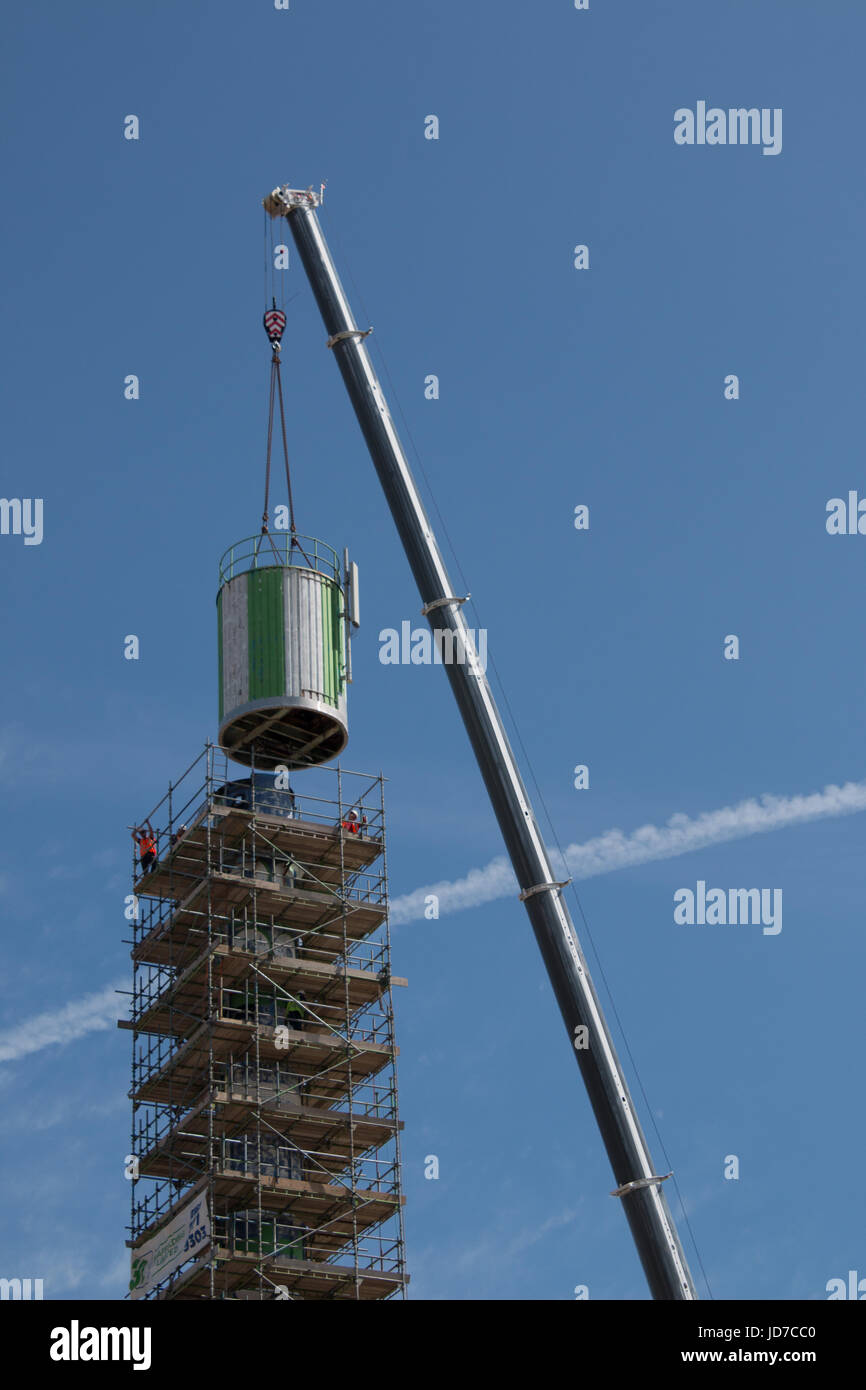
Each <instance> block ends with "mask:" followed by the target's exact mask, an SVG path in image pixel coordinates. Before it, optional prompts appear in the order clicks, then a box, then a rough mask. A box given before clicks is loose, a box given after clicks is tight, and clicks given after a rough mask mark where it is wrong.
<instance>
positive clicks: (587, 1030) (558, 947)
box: [264, 186, 697, 1300]
mask: <svg viewBox="0 0 866 1390" xmlns="http://www.w3.org/2000/svg"><path fill="white" fill-rule="evenodd" d="M320 202H321V194H320V193H315V192H313V191H312V189H306V190H301V189H290V188H288V187H287V186H284V187H282V188H277V189H274V191H273V192H272V193H271V194H270V195H269V196H268V197H267V198H266V199H264V207H265V209H266V210H267V212H268V213H270V215H271V216H272V217H285V218H286V220H287V222H288V224H289V228H290V230H291V233H292V237H293V240H294V243H295V246H296V247H297V250H298V254H299V256H300V258H301V262H302V264H303V267H304V270H305V271H306V274H307V277H308V279H309V281H310V285H311V287H312V290H313V294H314V296H315V299H316V302H317V304H318V306H319V310H320V312H321V315H322V319H323V321H324V324H325V328H326V330H327V333H328V347H329V348H331V349H332V350H333V352H334V356H335V357H336V359H337V364H338V366H339V368H340V372H341V374H342V377H343V381H344V383H345V385H346V389H347V391H348V393H349V398H350V400H351V402H352V405H353V407H354V410H355V414H356V416H357V419H358V423H359V425H360V427H361V431H362V433H363V435H364V438H365V440H366V442H367V447H368V449H369V451H370V455H371V457H372V459H373V463H374V465H375V468H376V472H377V473H378V475H379V481H380V482H381V484H382V488H383V490H384V493H385V497H386V500H387V502H388V505H389V507H390V509H391V513H392V515H393V517H394V521H395V523H396V526H397V530H398V532H399V534H400V539H401V540H402V542H403V547H404V549H405V551H406V556H407V559H408V561H409V565H410V567H411V569H412V573H413V575H414V577H415V581H416V583H417V585H418V590H419V593H420V595H421V601H422V604H423V608H422V613H424V615H425V616H426V617H427V618H428V621H429V622H430V626H431V627H432V628H433V629H434V633H435V632H436V631H437V630H438V631H439V632H440V633H444V635H446V636H447V635H448V634H450V642H451V644H452V645H451V647H450V650H451V652H452V653H453V652H454V651H455V650H456V651H457V652H458V653H461V654H462V655H461V658H459V659H457V660H451V661H448V662H446V663H444V664H445V669H446V671H447V674H448V679H449V681H450V682H451V688H452V690H453V692H454V696H455V699H456V700H457V705H458V707H459V710H460V714H461V716H462V719H463V723H464V725H465V726H466V732H467V734H468V735H469V740H470V743H471V744H472V748H473V751H474V753H475V757H476V759H477V761H478V766H479V768H480V771H481V775H482V777H483V779H484V783H485V785H486V788H487V792H488V795H489V797H490V800H491V803H492V805H493V809H494V812H495V814H496V818H497V820H498V822H499V827H500V830H501V831H502V836H503V839H504V840H505V844H506V848H507V850H508V854H509V856H510V858H511V863H512V865H513V866H514V872H515V875H516V877H517V881H518V884H519V887H520V897H521V899H522V901H523V904H524V906H525V908H526V911H527V914H528V916H529V920H530V922H531V924H532V929H533V931H534V933H535V937H536V940H537V942H538V945H539V948H540V950H541V954H542V957H543V959H544V963H545V966H546V967H547V973H548V976H549V978H550V982H551V985H552V986H553V990H554V993H555V995H556V999H557V1002H558V1004H559V1008H560V1012H561V1014H562V1018H563V1022H564V1023H565V1027H566V1031H567V1033H568V1037H569V1041H570V1043H571V1044H572V1045H573V1046H574V1050H575V1056H576V1057H577V1061H578V1065H579V1067H580V1071H581V1074H582V1076H583V1080H584V1084H585V1086H586V1089H587V1092H588V1095H589V1100H590V1104H591V1105H592V1109H593V1112H594V1114H595V1118H596V1121H597V1123H598V1127H599V1129H600V1131H601V1135H602V1139H603V1140H604V1144H605V1148H606V1149H607V1153H608V1157H609V1159H610V1163H611V1167H612V1168H613V1173H614V1177H615V1179H616V1183H617V1187H616V1190H615V1192H614V1193H613V1195H614V1196H615V1197H617V1198H618V1199H619V1200H620V1201H621V1202H622V1204H623V1207H624V1209H625V1214H626V1217H627V1220H628V1223H629V1226H630V1228H631V1232H632V1236H633V1238H634V1242H635V1245H636V1247H637V1251H638V1255H639V1257H640V1260H641V1263H642V1265H643V1268H644V1272H645V1274H646V1278H647V1281H648V1284H649V1288H650V1292H651V1294H652V1296H653V1298H656V1299H678V1300H690V1299H694V1298H696V1297H697V1293H696V1291H695V1286H694V1283H693V1281H692V1277H691V1274H690V1272H689V1268H688V1264H687V1262H686V1258H685V1254H684V1252H683V1248H682V1245H681V1243H680V1239H679V1236H678V1234H677V1230H676V1226H675V1225H674V1221H673V1217H672V1216H671V1213H670V1210H669V1208H668V1204H667V1201H666V1200H665V1196H664V1192H663V1190H662V1186H661V1184H662V1182H663V1181H664V1177H665V1176H670V1174H666V1175H660V1174H658V1173H657V1172H656V1170H655V1168H654V1166H653V1162H652V1158H651V1156H650V1152H649V1147H648V1145H647V1141H646V1139H645V1137H644V1134H643V1130H642V1129H641V1125H640V1121H639V1119H638V1116H637V1112H636V1110H635V1107H634V1104H633V1102H632V1098H631V1096H630V1094H629V1090H628V1086H627V1084H626V1080H625V1076H624V1075H623V1071H622V1068H621V1066H620V1063H619V1060H618V1058H617V1055H616V1050H615V1048H614V1044H613V1039H612V1037H611V1035H610V1032H609V1030H608V1027H607V1023H606V1022H605V1019H604V1015H603V1013H602V1010H601V1005H600V1003H599V1000H598V996H597V994H596V992H595V987H594V985H593V983H592V979H591V978H590V973H589V969H588V967H587V963H586V960H585V959H584V956H583V952H582V951H581V948H580V945H579V943H578V939H577V933H576V931H575V929H574V925H573V923H572V921H571V918H570V916H569V913H568V909H567V907H566V904H565V902H564V899H563V895H562V889H563V887H564V885H563V884H562V883H561V882H559V881H558V880H557V879H556V878H555V876H554V874H553V870H552V868H551V865H550V862H549V859H548V855H547V850H546V848H545V845H544V842H543V840H542V838H541V833H540V831H539V828H538V825H537V824H536V820H535V816H534V814H533V810H532V806H531V805H530V802H529V797H528V795H527V792H526V788H525V787H524V785H523V780H522V778H521V776H520V771H519V769H518V766H517V763H516V761H515V758H514V754H513V752H512V750H511V747H510V745H509V741H508V738H507V735H506V732H505V728H504V726H503V724H502V720H501V718H500V716H499V711H498V710H497V708H496V703H495V701H494V699H493V694H492V692H491V689H490V686H489V684H488V681H487V678H486V676H485V674H484V671H483V670H482V667H481V663H480V661H479V658H478V654H477V651H476V648H475V644H474V638H473V635H472V633H471V632H470V630H469V628H468V627H467V625H466V621H465V619H464V616H463V611H462V603H463V601H464V600H462V599H461V598H460V597H458V596H456V595H455V591H454V587H453V585H452V583H451V581H450V579H449V577H448V572H447V570H446V568H445V563H444V561H443V559H442V555H441V554H440V551H439V547H438V545H437V543H436V538H435V536H434V534H433V530H432V527H431V525H430V522H429V520H428V518H427V516H426V513H425V511H424V506H423V503H422V501H421V498H420V496H419V493H418V489H417V487H416V485H415V480H414V478H413V476H412V471H411V468H410V467H409V462H408V459H407V457H406V454H405V452H404V450H403V446H402V445H401V443H400V439H399V437H398V435H397V431H396V429H395V427H394V422H393V420H392V418H391V414H390V412H389V410H388V406H387V403H386V401H385V397H384V395H383V392H382V388H381V386H380V384H379V381H378V379H377V377H376V373H375V372H374V370H373V367H372V364H371V362H370V358H369V355H368V353H367V349H366V346H365V344H364V338H365V336H366V332H368V331H369V330H366V331H363V330H361V329H359V328H358V326H357V325H356V323H355V320H354V316H353V314H352V311H351V308H350V307H349V302H348V300H347V298H346V294H345V292H344V290H343V287H342V285H341V283H340V279H339V276H338V275H337V271H336V269H335V267H334V263H333V261H332V259H331V255H330V252H329V250H328V247H327V244H326V242H325V239H324V236H323V234H322V229H321V226H320V223H319V219H318V216H317V213H316V208H317V207H318V206H319V204H320Z"/></svg>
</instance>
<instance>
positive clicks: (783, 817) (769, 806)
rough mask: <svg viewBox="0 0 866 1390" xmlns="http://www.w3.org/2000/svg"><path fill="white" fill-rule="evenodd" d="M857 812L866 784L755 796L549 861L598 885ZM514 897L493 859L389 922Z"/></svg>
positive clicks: (396, 905) (500, 862)
mask: <svg viewBox="0 0 866 1390" xmlns="http://www.w3.org/2000/svg"><path fill="white" fill-rule="evenodd" d="M855 811H866V782H846V783H845V785H844V786H843V787H836V786H828V787H825V788H824V790H823V791H820V792H809V793H807V794H806V795H800V796H769V795H768V796H761V797H759V798H757V799H756V798H754V797H752V798H750V799H749V800H748V801H740V802H738V803H737V804H736V805H735V806H722V807H721V808H720V809H719V810H717V811H702V812H701V813H700V814H699V815H697V816H694V817H692V816H687V815H684V814H683V813H682V812H677V814H676V815H673V816H671V817H670V819H669V820H667V821H666V822H665V824H664V825H661V826H658V825H642V826H641V827H640V828H639V829H638V830H632V831H631V832H629V833H625V832H624V831H622V830H607V831H605V833H604V834H603V835H598V836H596V837H595V838H594V839H592V840H586V841H584V843H583V844H573V845H569V846H568V848H567V849H566V850H565V858H564V863H563V861H562V860H561V859H560V856H559V855H558V854H557V853H556V851H551V860H552V863H553V868H554V872H555V873H561V874H562V876H563V877H567V876H569V875H570V876H571V877H572V878H574V879H583V878H594V877H595V876H596V875H597V874H609V873H613V872H614V870H616V869H628V868H631V867H632V866H633V865H635V864H647V863H649V862H650V861H651V860H654V859H673V858H675V857H676V856H677V855H679V854H688V853H689V852H690V851H691V850H695V849H703V848H704V847H705V846H707V845H719V844H723V843H724V842H725V841H726V840H740V839H744V838H745V837H746V836H748V835H763V834H766V833H767V832H768V831H770V830H782V829H783V828H784V827H785V826H789V825H804V824H805V823H806V822H808V821H814V820H826V819H828V818H829V817H831V816H850V815H853V814H854V812H855ZM516 892H517V883H516V881H515V878H514V873H513V871H512V869H511V865H510V863H509V862H508V860H507V859H506V858H505V857H504V856H501V857H498V858H496V859H491V860H490V862H489V864H485V865H484V866H483V868H479V869H470V870H469V872H468V873H467V874H464V876H463V877H462V878H458V879H455V880H453V882H451V881H446V880H443V881H441V882H439V883H431V884H429V885H428V886H427V887H424V888H415V889H414V890H413V891H412V892H411V893H404V894H403V895H402V896H401V897H399V898H394V899H393V900H392V902H391V922H392V924H394V925H396V926H399V925H401V924H403V923H406V922H414V921H418V920H419V919H421V918H423V917H424V908H425V905H426V899H427V897H428V896H429V895H430V894H432V893H435V894H436V895H437V897H438V898H439V914H440V916H441V915H443V914H445V913H449V912H459V911H461V910H462V909H463V908H467V907H479V906H480V905H481V904H482V903H489V902H494V901H495V900H496V899H497V898H508V897H511V895H512V894H514V893H516Z"/></svg>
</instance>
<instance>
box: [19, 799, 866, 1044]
mask: <svg viewBox="0 0 866 1390" xmlns="http://www.w3.org/2000/svg"><path fill="white" fill-rule="evenodd" d="M856 811H866V782H846V783H845V785H844V786H842V787H836V786H829V787H825V788H824V790H823V791H820V792H809V793H807V794H806V795H800V796H761V797H758V798H754V797H752V798H750V799H749V800H748V801H739V802H737V804H736V806H722V807H720V809H719V810H717V811H702V812H701V813H700V814H699V815H697V816H687V815H684V814H683V813H682V812H677V814H676V815H673V816H671V817H670V819H669V820H667V821H666V822H665V824H664V825H661V826H659V825H642V826H641V827H640V828H639V829H638V830H632V831H631V832H629V833H628V834H626V833H625V832H624V831H622V830H606V831H605V833H604V834H603V835H597V836H596V837H595V838H594V839H592V840H586V841H584V843H583V844H573V845H569V846H568V848H567V849H566V851H565V862H564V863H563V862H562V861H561V860H560V857H559V855H558V854H556V852H555V851H554V852H552V853H551V860H552V862H553V867H554V871H555V872H556V873H562V875H563V877H565V876H567V875H569V874H570V875H571V876H572V877H573V878H575V879H583V878H594V877H595V876H596V875H597V874H610V873H613V872H614V871H615V870H616V869H628V868H631V867H632V866H633V865H635V864H648V863H650V862H651V861H652V860H654V859H674V858H676V856H677V855H680V854H688V853H689V852H690V851H691V850H695V849H703V848H704V847H705V846H707V845H720V844H724V842H725V841H726V840H741V839H745V837H746V836H748V835H764V834H766V833H767V832H768V831H770V830H782V829H784V828H785V826H788V825H805V824H806V823H807V822H809V821H815V820H828V819H829V818H830V817H832V816H850V815H853V814H854V813H855V812H856ZM516 891H517V884H516V882H515V879H514V874H513V872H512V869H511V865H510V864H509V862H508V860H507V859H506V858H505V857H504V856H502V857H499V858H497V859H491V860H490V862H489V864H485V865H484V866H483V867H482V868H480V869H470V870H469V872H468V873H466V874H464V875H463V877H462V878H458V879H454V880H453V881H447V880H444V881H441V882H439V883H431V884H429V885H428V886H426V887H424V888H415V889H414V890H413V891H412V892H411V893H404V894H403V895H402V896H401V897H399V898H394V899H393V900H392V902H391V922H392V924H394V925H402V924H404V923H406V922H415V921H418V920H420V919H423V917H424V908H425V906H426V899H427V897H428V895H429V894H431V893H435V894H436V895H437V897H438V898H439V914H440V916H442V915H443V914H447V913H450V912H460V911H461V910H462V909H464V908H468V907H479V906H480V905H481V904H482V903H489V902H495V901H496V899H497V898H508V897H511V895H512V894H514V893H516ZM121 987H122V986H121V985H116V984H112V985H106V986H105V988H104V989H103V990H100V991H98V992H97V993H95V994H87V995H84V996H83V997H82V998H81V999H77V1000H73V1001H72V1002H70V1003H68V1004H66V1005H65V1006H61V1007H60V1008H59V1009H52V1010H50V1011H48V1012H47V1013H41V1014H36V1015H34V1016H33V1017H32V1018H29V1019H24V1020H23V1021H22V1022H21V1023H18V1024H14V1025H13V1026H12V1027H10V1028H6V1029H4V1030H3V1031H2V1032H0V1062H12V1061H16V1060H17V1059H18V1058H20V1057H26V1056H28V1055H29V1054H30V1053H32V1052H38V1051H40V1050H41V1049H42V1048H43V1047H49V1046H52V1045H54V1044H58V1043H59V1044H64V1043H69V1042H73V1041H74V1040H75V1039H76V1038H82V1037H84V1036H85V1034H87V1033H92V1032H95V1031H96V1030H97V1029H103V1028H111V1027H113V1026H114V1021H115V1019H116V1017H117V1014H118V1012H120V1003H119V1001H118V998H117V991H118V989H120V988H121Z"/></svg>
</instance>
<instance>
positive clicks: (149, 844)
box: [132, 820, 156, 874]
mask: <svg viewBox="0 0 866 1390" xmlns="http://www.w3.org/2000/svg"><path fill="white" fill-rule="evenodd" d="M132 838H133V840H134V841H135V843H136V844H137V845H138V853H139V861H140V867H141V872H142V873H143V874H146V873H149V872H150V870H151V869H152V868H153V866H154V864H155V863H156V835H155V834H154V832H153V826H152V825H151V823H150V821H149V820H147V821H145V823H144V826H143V827H142V826H138V825H137V826H135V828H134V830H133V832H132Z"/></svg>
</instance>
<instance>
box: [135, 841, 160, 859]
mask: <svg viewBox="0 0 866 1390" xmlns="http://www.w3.org/2000/svg"><path fill="white" fill-rule="evenodd" d="M138 848H139V850H140V852H141V857H142V859H143V858H144V856H145V855H146V854H156V840H152V839H151V838H150V836H149V835H142V836H141V839H140V840H139V842H138Z"/></svg>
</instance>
